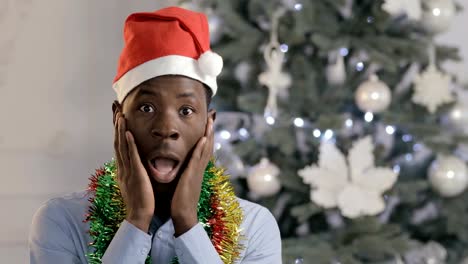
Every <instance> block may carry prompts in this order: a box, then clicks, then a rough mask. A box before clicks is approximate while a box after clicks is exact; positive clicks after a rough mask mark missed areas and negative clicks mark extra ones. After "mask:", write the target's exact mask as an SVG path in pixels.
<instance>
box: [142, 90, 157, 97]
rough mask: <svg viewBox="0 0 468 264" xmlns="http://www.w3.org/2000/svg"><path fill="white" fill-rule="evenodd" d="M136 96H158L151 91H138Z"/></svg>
mask: <svg viewBox="0 0 468 264" xmlns="http://www.w3.org/2000/svg"><path fill="white" fill-rule="evenodd" d="M138 95H140V96H143V95H152V96H159V94H158V93H157V92H155V91H153V90H145V89H140V90H138Z"/></svg>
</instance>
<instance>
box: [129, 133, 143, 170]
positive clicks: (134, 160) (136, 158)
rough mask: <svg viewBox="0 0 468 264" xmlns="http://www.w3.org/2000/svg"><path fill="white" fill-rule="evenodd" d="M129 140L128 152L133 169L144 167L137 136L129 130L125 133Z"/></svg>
mask: <svg viewBox="0 0 468 264" xmlns="http://www.w3.org/2000/svg"><path fill="white" fill-rule="evenodd" d="M125 136H126V139H127V142H128V149H129V150H128V154H129V158H130V166H131V168H132V171H135V169H142V168H143V169H144V167H143V164H142V163H141V159H140V154H138V147H137V145H136V143H135V138H134V137H133V135H132V132H130V131H127V132H126V133H125Z"/></svg>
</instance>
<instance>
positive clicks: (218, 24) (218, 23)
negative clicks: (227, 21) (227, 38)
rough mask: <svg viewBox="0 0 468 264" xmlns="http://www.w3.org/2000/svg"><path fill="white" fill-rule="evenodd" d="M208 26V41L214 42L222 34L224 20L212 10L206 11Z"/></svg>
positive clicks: (216, 41)
mask: <svg viewBox="0 0 468 264" xmlns="http://www.w3.org/2000/svg"><path fill="white" fill-rule="evenodd" d="M208 26H209V30H210V43H211V44H216V43H218V41H219V40H220V39H221V37H222V36H223V26H224V20H223V19H222V18H221V17H220V16H219V15H217V14H216V13H214V12H209V13H208Z"/></svg>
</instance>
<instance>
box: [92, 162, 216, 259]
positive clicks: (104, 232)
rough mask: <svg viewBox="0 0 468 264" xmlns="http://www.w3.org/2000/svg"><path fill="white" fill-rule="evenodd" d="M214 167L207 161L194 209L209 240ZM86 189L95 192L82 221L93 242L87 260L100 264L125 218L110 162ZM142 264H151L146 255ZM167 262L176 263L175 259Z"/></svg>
mask: <svg viewBox="0 0 468 264" xmlns="http://www.w3.org/2000/svg"><path fill="white" fill-rule="evenodd" d="M214 166H215V165H214V162H213V161H210V162H209V163H208V166H207V168H206V170H205V173H204V174H203V182H202V187H201V193H200V200H199V202H198V207H197V210H198V221H199V222H200V223H202V224H203V227H204V229H205V231H206V232H207V233H208V236H209V237H211V235H212V234H211V228H210V225H209V223H208V220H209V219H210V217H211V216H212V214H213V210H212V208H211V204H210V201H211V199H210V198H211V195H212V193H213V190H212V186H211V185H210V180H211V179H212V178H213V177H215V175H214V173H210V172H209V171H210V169H211V168H212V167H214ZM89 190H90V191H94V192H95V195H94V197H93V198H91V199H90V202H92V205H91V207H90V211H89V215H88V216H87V219H86V221H90V235H91V238H92V240H93V241H94V242H93V243H91V244H90V245H89V246H90V247H92V248H94V252H92V253H88V254H87V257H88V261H89V263H90V264H100V263H101V259H102V257H103V255H104V253H105V251H106V249H107V247H108V246H109V244H110V243H111V241H112V238H113V237H114V235H115V233H116V232H117V230H118V229H119V227H120V224H121V223H122V222H123V220H124V219H125V216H126V210H125V204H124V202H123V200H122V197H121V194H120V189H119V187H118V185H117V181H116V165H115V160H114V159H112V161H110V162H107V163H105V164H104V168H103V169H99V170H97V171H96V174H95V175H94V176H93V177H91V183H90V185H89ZM145 263H146V264H150V263H151V257H150V256H148V257H147V258H146V261H145ZM171 263H172V264H177V263H179V261H178V259H177V257H175V258H174V259H173V260H172V261H171Z"/></svg>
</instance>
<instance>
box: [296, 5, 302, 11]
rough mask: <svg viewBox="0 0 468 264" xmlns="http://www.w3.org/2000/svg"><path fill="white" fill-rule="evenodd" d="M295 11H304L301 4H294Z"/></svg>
mask: <svg viewBox="0 0 468 264" xmlns="http://www.w3.org/2000/svg"><path fill="white" fill-rule="evenodd" d="M294 9H295V10H296V11H301V10H302V4H301V3H296V4H294Z"/></svg>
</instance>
